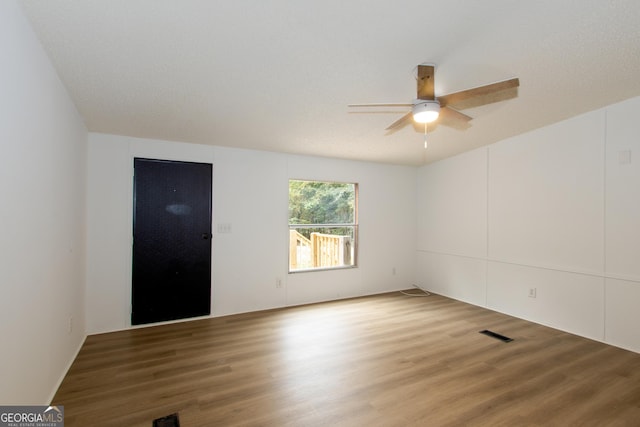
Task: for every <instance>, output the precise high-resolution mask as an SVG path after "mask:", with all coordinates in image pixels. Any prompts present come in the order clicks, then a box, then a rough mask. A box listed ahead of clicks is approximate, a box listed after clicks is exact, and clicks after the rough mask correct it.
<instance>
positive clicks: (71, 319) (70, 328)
mask: <svg viewBox="0 0 640 427" xmlns="http://www.w3.org/2000/svg"><path fill="white" fill-rule="evenodd" d="M72 332H73V317H69V328H68V329H67V333H69V334H70V333H72Z"/></svg>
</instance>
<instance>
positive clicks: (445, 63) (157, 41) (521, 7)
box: [22, 0, 640, 165]
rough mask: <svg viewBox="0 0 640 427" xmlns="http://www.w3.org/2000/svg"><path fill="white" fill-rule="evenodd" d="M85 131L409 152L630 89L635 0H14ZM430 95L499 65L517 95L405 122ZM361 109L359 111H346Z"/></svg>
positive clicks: (497, 131)
mask: <svg viewBox="0 0 640 427" xmlns="http://www.w3.org/2000/svg"><path fill="white" fill-rule="evenodd" d="M22 4H23V6H24V10H25V13H26V15H27V17H28V19H29V20H30V21H31V23H32V25H33V27H34V29H35V31H36V33H37V34H38V36H39V38H40V40H41V41H42V44H43V45H44V47H45V49H46V50H47V51H48V53H49V55H50V57H51V59H52V61H53V63H54V66H55V67H56V69H57V70H58V73H59V75H60V77H61V79H62V81H63V82H64V84H65V85H66V87H67V88H68V90H69V93H70V94H71V97H72V98H73V100H74V102H75V104H76V106H77V108H78V110H79V111H80V113H81V114H82V116H83V117H84V120H85V123H86V125H87V127H88V129H89V130H90V131H93V132H104V133H111V134H120V135H129V136H136V137H144V138H155V139H165V140H174V141H183V142H194V143H200V144H212V145H222V146H232V147H239V148H250V149H259V150H268V151H278V152H287V153H298V154H309V155H318V156H327V157H338V158H347V159H358V160H368V161H376V162H385V163H394V164H407V165H420V164H425V163H429V162H432V161H435V160H438V159H441V158H444V157H448V156H451V155H455V154H457V153H460V152H463V151H466V150H470V149H473V148H477V147H480V146H482V145H486V144H490V143H493V142H496V141H499V140H501V139H504V138H506V137H509V136H513V135H516V134H519V133H522V132H526V131H528V130H531V129H534V128H537V127H541V126H545V125H547V124H550V123H553V122H557V121H559V120H563V119H566V118H568V117H571V116H574V115H577V114H580V113H583V112H586V111H590V110H594V109H597V108H600V107H603V106H605V105H608V104H611V103H614V102H617V101H621V100H624V99H627V98H630V97H634V96H638V95H640V2H639V1H637V0H629V1H621V0H610V1H609V0H608V1H603V0H575V1H569V0H537V1H529V2H523V1H513V0H483V1H472V0H467V1H463V0H458V1H455V0H441V1H432V0H394V1H389V0H386V1H373V0H366V1H365V0H323V1H311V0H83V1H77V0H23V1H22ZM424 62H429V63H435V64H436V66H437V68H436V76H435V90H436V95H443V94H446V93H450V92H456V91H459V90H463V89H467V88H470V87H474V86H479V85H483V84H487V83H492V82H495V81H498V80H503V79H506V78H511V77H514V76H515V77H519V78H520V88H519V90H518V96H517V98H514V99H510V100H507V101H503V102H500V103H495V104H490V105H486V106H483V107H476V108H469V109H466V110H464V113H465V114H468V115H470V116H472V117H473V118H474V120H472V121H471V125H472V126H471V127H470V128H469V129H467V130H464V131H461V130H456V129H451V128H447V127H444V126H438V127H435V128H434V129H432V130H430V132H429V137H428V140H429V148H428V149H427V150H425V149H424V148H423V144H424V143H423V140H424V135H423V134H422V133H419V132H416V131H415V130H414V129H413V128H412V127H410V126H409V127H406V128H404V129H402V130H401V131H398V132H395V133H393V134H390V135H387V133H386V132H385V130H384V129H385V127H386V126H387V125H389V124H390V123H392V122H393V121H394V120H396V119H397V118H399V117H400V116H401V115H402V114H403V113H404V111H402V110H400V111H398V110H396V111H389V109H382V110H381V111H380V112H378V113H358V112H351V111H349V109H348V108H347V104H351V103H371V102H411V100H412V99H413V98H414V97H415V79H414V72H415V67H416V65H418V64H420V63H424ZM357 111H362V110H357Z"/></svg>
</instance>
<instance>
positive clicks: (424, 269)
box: [416, 98, 640, 351]
mask: <svg viewBox="0 0 640 427" xmlns="http://www.w3.org/2000/svg"><path fill="white" fill-rule="evenodd" d="M639 123H640V98H634V99H631V100H628V101H625V102H622V103H620V104H616V105H612V106H609V107H607V108H604V109H601V110H597V111H593V112H590V113H587V114H584V115H581V116H578V117H574V118H572V119H570V120H566V121H563V122H560V123H556V124H554V125H551V126H548V127H545V128H542V129H538V130H535V131H532V132H529V133H527V134H523V135H519V136H516V137H513V138H510V139H507V140H504V141H501V142H499V143H497V144H493V145H491V146H488V147H484V148H481V149H478V150H475V151H472V152H469V153H465V154H462V155H459V156H457V157H454V158H450V159H446V160H443V161H441V162H438V163H435V164H432V165H428V166H425V167H423V168H421V170H420V171H419V174H418V175H419V178H418V242H417V249H418V250H417V266H416V269H417V274H418V282H419V284H420V286H421V287H423V288H425V289H431V290H433V291H434V292H437V293H441V294H444V295H448V296H451V297H453V298H457V299H460V300H463V301H467V302H471V303H473V304H477V305H480V306H485V307H487V308H490V309H494V310H497V311H501V312H504V313H508V314H511V315H514V316H517V317H521V318H524V319H528V320H532V321H534V322H538V323H541V324H545V325H549V326H552V327H555V328H558V329H562V330H566V331H569V332H572V333H576V334H579V335H582V336H585V337H589V338H592V339H596V340H600V341H604V342H608V343H611V344H613V345H616V346H620V347H623V348H627V349H631V350H634V351H640V333H638V332H637V328H636V327H635V325H637V323H638V321H640V311H639V310H637V307H635V304H634V302H633V301H637V300H638V299H637V297H638V296H640V262H638V261H640V258H638V254H640V159H638V158H637V155H638V153H640V150H639V148H640V138H638V135H640V124H639ZM628 152H630V153H631V162H630V163H625V161H624V159H625V156H626V153H628ZM634 156H635V157H634ZM530 288H536V295H537V296H536V298H530V297H529V296H528V293H529V289H530Z"/></svg>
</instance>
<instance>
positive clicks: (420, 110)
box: [412, 99, 440, 123]
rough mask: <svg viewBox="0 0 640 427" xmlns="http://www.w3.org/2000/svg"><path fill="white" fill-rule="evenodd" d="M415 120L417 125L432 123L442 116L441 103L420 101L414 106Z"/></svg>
mask: <svg viewBox="0 0 640 427" xmlns="http://www.w3.org/2000/svg"><path fill="white" fill-rule="evenodd" d="M412 110H413V120H415V121H416V123H431V122H433V121H435V120H436V119H437V118H438V116H439V115H440V103H439V102H438V101H435V100H423V99H419V100H417V101H416V102H414V104H413V109H412Z"/></svg>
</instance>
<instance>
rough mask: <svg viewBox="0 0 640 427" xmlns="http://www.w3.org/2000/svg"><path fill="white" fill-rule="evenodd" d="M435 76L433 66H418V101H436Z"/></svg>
mask: <svg viewBox="0 0 640 427" xmlns="http://www.w3.org/2000/svg"><path fill="white" fill-rule="evenodd" d="M434 75H435V67H434V66H433V65H426V64H422V65H418V77H417V80H418V99H435V95H434V83H433V79H434Z"/></svg>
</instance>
